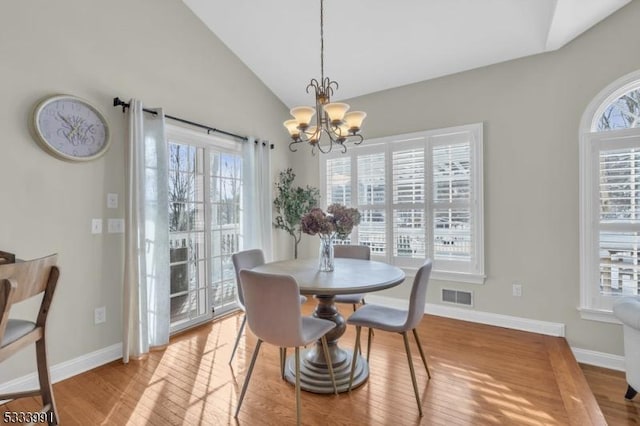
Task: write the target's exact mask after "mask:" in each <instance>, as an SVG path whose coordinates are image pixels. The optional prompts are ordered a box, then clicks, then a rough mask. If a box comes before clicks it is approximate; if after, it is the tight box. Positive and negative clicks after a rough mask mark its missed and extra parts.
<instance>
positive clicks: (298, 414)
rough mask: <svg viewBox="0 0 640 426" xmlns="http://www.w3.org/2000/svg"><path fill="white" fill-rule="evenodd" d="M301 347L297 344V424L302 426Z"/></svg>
mask: <svg viewBox="0 0 640 426" xmlns="http://www.w3.org/2000/svg"><path fill="white" fill-rule="evenodd" d="M300 411H301V410H300V348H299V347H297V346H296V419H297V421H296V424H297V425H298V426H300Z"/></svg>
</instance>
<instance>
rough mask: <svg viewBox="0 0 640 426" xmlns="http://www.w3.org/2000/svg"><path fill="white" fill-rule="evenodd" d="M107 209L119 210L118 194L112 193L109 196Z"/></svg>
mask: <svg viewBox="0 0 640 426" xmlns="http://www.w3.org/2000/svg"><path fill="white" fill-rule="evenodd" d="M107 208H109V209H117V208H118V194H116V193H113V192H110V193H109V194H107Z"/></svg>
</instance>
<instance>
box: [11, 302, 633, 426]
mask: <svg viewBox="0 0 640 426" xmlns="http://www.w3.org/2000/svg"><path fill="white" fill-rule="evenodd" d="M312 306H313V302H312V301H310V302H307V304H306V306H305V311H306V312H307V313H309V312H310V310H311V308H312ZM344 312H345V314H348V313H349V310H347V309H346V308H345V311H344ZM240 321H241V317H240V316H238V315H234V316H231V317H228V318H225V319H222V320H219V321H216V322H214V323H211V324H207V325H205V326H201V327H199V328H197V329H194V330H192V331H189V332H186V333H183V334H181V335H178V336H176V337H174V338H172V341H171V344H170V345H169V347H168V348H167V349H165V350H164V351H160V352H153V353H151V354H150V355H149V356H148V357H147V358H146V359H145V360H143V361H136V362H132V363H130V364H129V365H123V364H122V363H121V362H120V361H116V362H113V363H110V364H108V365H105V366H102V367H99V368H97V369H94V370H91V371H89V372H86V373H83V374H81V375H78V376H76V377H73V378H71V379H68V380H65V381H62V382H60V383H57V384H55V385H54V393H55V397H56V401H57V405H58V410H59V413H60V418H61V421H62V424H63V425H82V426H86V425H226V424H235V423H236V421H235V419H234V418H233V413H234V411H235V407H236V402H237V400H238V395H239V393H240V389H241V386H242V383H243V380H244V377H245V373H246V370H247V367H248V363H249V361H250V358H251V354H252V351H253V349H254V346H255V342H256V340H255V337H253V335H251V333H248V334H247V336H246V337H245V338H243V339H241V343H240V347H239V348H238V352H237V353H236V357H235V359H234V362H233V364H232V366H229V365H228V360H229V356H230V354H231V349H232V346H233V341H234V340H233V339H234V337H235V335H236V332H237V330H238V328H239V326H240ZM418 333H419V336H420V340H421V341H422V344H423V345H424V348H425V352H426V354H427V358H428V361H429V368H430V369H431V373H432V378H431V380H427V374H426V372H425V370H424V367H423V366H422V363H421V361H420V357H419V355H418V352H417V350H416V349H415V346H414V342H413V340H412V355H413V360H414V365H415V367H416V376H417V380H418V386H419V389H420V392H421V396H422V405H423V410H424V417H422V418H420V417H419V416H418V409H417V407H416V402H415V398H414V396H413V389H412V386H411V379H410V374H409V368H408V365H407V359H406V355H405V353H404V346H403V342H402V337H401V336H400V335H398V334H391V333H384V332H376V334H375V336H374V343H373V345H372V350H371V362H370V370H371V375H370V378H369V380H368V382H366V383H365V384H364V385H363V386H361V387H360V388H358V389H355V390H354V391H352V392H351V393H350V394H349V393H343V394H340V395H338V396H334V395H315V394H311V393H307V392H303V393H302V418H303V424H305V425H327V424H332V425H416V424H424V425H540V424H545V425H580V426H582V425H589V424H596V425H599V424H605V423H606V421H605V417H604V416H606V419H607V421H608V422H609V424H611V425H624V424H638V412H640V398H639V399H638V401H634V402H628V401H624V399H623V394H624V391H625V389H626V385H625V383H624V376H623V375H621V374H619V373H616V372H610V371H608V370H604V369H598V368H595V367H589V366H583V370H584V371H585V375H586V379H585V375H583V374H582V371H581V369H580V367H579V366H578V364H576V362H575V360H574V358H573V355H572V354H571V351H570V349H569V347H568V345H567V344H566V341H565V340H564V339H562V338H554V337H549V336H544V335H539V334H533V333H526V332H520V331H514V330H508V329H504V328H499V327H491V326H485V325H481V324H474V323H468V322H463V321H457V320H451V319H445V318H441V317H435V316H428V315H427V316H425V318H424V320H423V321H422V323H421V325H420V327H419V330H418ZM354 339H355V331H354V330H353V329H351V327H349V328H348V329H347V332H346V333H345V335H344V336H343V338H342V340H341V343H342V346H343V347H345V348H347V347H348V348H351V347H353V343H354ZM363 345H366V338H365V339H364V340H363ZM289 352H292V351H289ZM587 380H588V382H589V384H587ZM589 385H591V387H592V388H593V393H591V391H590V390H589ZM594 394H595V397H594ZM596 398H597V399H598V402H599V403H600V406H601V407H602V412H601V411H600V408H599V407H598V404H597V403H596ZM37 408H38V401H36V400H35V399H32V400H23V401H14V402H11V403H9V404H6V405H4V406H2V407H0V411H3V412H4V411H30V410H31V411H32V410H35V409H37ZM603 412H604V416H603ZM295 413H296V411H295V395H294V389H293V387H292V386H291V385H289V384H288V383H287V382H285V381H283V380H281V379H280V371H279V366H278V348H275V347H272V346H270V345H267V344H265V345H263V347H262V349H261V352H260V356H259V357H258V360H257V363H256V367H255V370H254V373H253V377H252V381H251V383H250V385H249V389H248V391H247V395H246V397H245V401H244V403H243V405H242V409H241V412H240V416H239V419H238V423H239V424H242V425H256V424H260V425H282V424H294V423H295Z"/></svg>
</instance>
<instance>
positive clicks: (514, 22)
mask: <svg viewBox="0 0 640 426" xmlns="http://www.w3.org/2000/svg"><path fill="white" fill-rule="evenodd" d="M183 1H184V3H185V4H186V5H187V6H188V7H189V8H191V10H192V11H193V12H194V13H195V14H196V15H197V16H198V17H199V18H200V19H201V20H202V21H203V22H204V23H205V24H206V25H207V26H208V27H209V28H210V29H211V31H213V33H215V34H216V36H217V37H218V38H220V39H221V40H222V41H223V42H224V43H225V44H226V45H227V46H228V47H229V49H231V50H232V51H233V52H234V53H235V54H236V55H237V56H238V57H239V58H240V59H241V60H242V61H243V62H244V63H245V64H246V65H247V66H248V67H249V68H250V69H251V70H252V71H253V72H254V73H255V74H256V75H257V76H258V77H259V78H260V79H261V80H262V81H263V82H264V83H265V84H266V85H267V86H268V87H269V88H270V89H271V90H272V91H273V93H275V94H276V96H278V97H279V98H280V99H281V100H282V101H283V102H284V103H285V104H286V105H287V106H289V107H292V106H295V105H310V104H312V103H313V102H314V100H313V97H312V95H309V94H307V93H306V92H305V88H306V85H307V84H308V83H309V80H310V79H311V78H317V79H319V78H320V0H268V1H267V0H183ZM630 1H631V0H396V1H382V0H326V1H325V3H324V40H325V42H324V47H325V55H324V69H325V76H328V77H331V79H332V80H336V81H337V82H338V83H339V84H340V88H339V90H338V91H337V92H335V94H334V96H333V98H332V100H334V101H336V100H340V99H347V98H351V97H354V96H359V95H364V94H367V93H372V92H377V91H380V90H384V89H389V88H392V87H398V86H402V85H406V84H410V83H414V82H418V81H423V80H428V79H432V78H436V77H440V76H443V75H448V74H453V73H457V72H460V71H465V70H469V69H473V68H478V67H482V66H486V65H490V64H495V63H498V62H502V61H508V60H510V59H515V58H520V57H523V56H528V55H535V54H537V53H542V52H548V51H551V50H555V49H558V48H560V47H562V46H564V45H565V44H566V43H568V42H570V41H571V40H573V39H574V38H575V37H577V36H578V35H580V34H581V33H582V32H584V31H586V30H587V29H589V28H590V27H592V26H593V25H595V24H597V23H598V22H600V21H602V20H603V19H605V18H606V17H607V16H609V15H610V14H611V13H613V12H615V11H616V10H618V9H619V8H621V7H622V6H624V5H626V4H627V3H629V2H630Z"/></svg>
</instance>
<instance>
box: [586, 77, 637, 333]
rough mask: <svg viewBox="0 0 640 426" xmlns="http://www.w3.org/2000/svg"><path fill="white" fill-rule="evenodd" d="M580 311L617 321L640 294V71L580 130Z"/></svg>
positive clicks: (612, 88)
mask: <svg viewBox="0 0 640 426" xmlns="http://www.w3.org/2000/svg"><path fill="white" fill-rule="evenodd" d="M580 284H581V297H580V310H581V314H582V317H583V318H588V319H596V320H604V321H614V320H613V317H612V316H611V307H612V304H613V302H614V301H615V299H616V298H618V297H620V296H623V295H638V294H640V71H637V72H634V73H631V74H629V75H627V76H624V77H622V78H621V79H619V80H617V81H615V82H614V83H612V84H611V85H609V86H607V87H606V88H605V89H604V90H603V91H601V92H600V93H599V94H598V95H597V96H596V97H595V98H594V99H593V100H592V101H591V103H590V104H589V106H588V107H587V109H586V110H585V113H584V114H583V116H582V122H581V128H580Z"/></svg>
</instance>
